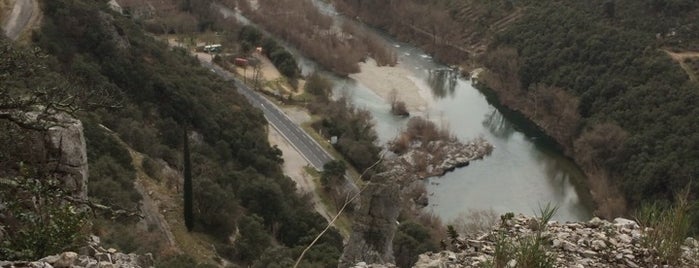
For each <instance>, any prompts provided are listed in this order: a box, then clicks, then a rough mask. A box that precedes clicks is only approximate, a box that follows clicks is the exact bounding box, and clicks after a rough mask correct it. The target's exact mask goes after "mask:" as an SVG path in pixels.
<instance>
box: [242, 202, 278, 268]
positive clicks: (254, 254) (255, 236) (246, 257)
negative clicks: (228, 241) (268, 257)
mask: <svg viewBox="0 0 699 268" xmlns="http://www.w3.org/2000/svg"><path fill="white" fill-rule="evenodd" d="M262 221H263V220H262V218H260V217H259V216H257V215H254V214H253V215H252V216H243V217H241V218H240V219H239V220H238V229H239V230H240V237H237V238H236V240H235V246H236V249H237V252H238V257H239V258H240V259H241V260H243V261H249V262H252V261H253V260H255V259H257V258H258V257H259V256H260V254H262V252H264V251H265V249H267V247H269V246H270V244H271V237H270V236H269V235H268V234H267V233H265V227H264V226H263V225H262Z"/></svg>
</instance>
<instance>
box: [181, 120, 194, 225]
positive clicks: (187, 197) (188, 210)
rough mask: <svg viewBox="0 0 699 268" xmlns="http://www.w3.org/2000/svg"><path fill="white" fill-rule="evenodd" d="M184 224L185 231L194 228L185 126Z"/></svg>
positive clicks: (187, 141) (190, 172)
mask: <svg viewBox="0 0 699 268" xmlns="http://www.w3.org/2000/svg"><path fill="white" fill-rule="evenodd" d="M182 136H183V137H184V185H183V186H182V188H184V189H183V192H184V193H183V199H184V225H185V226H187V231H190V232H191V231H192V228H194V211H193V209H194V208H193V200H192V198H193V196H192V161H191V159H190V156H189V136H188V134H187V128H185V129H184V131H183V135H182Z"/></svg>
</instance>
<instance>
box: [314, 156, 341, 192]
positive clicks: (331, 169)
mask: <svg viewBox="0 0 699 268" xmlns="http://www.w3.org/2000/svg"><path fill="white" fill-rule="evenodd" d="M345 170H347V167H346V166H345V162H343V161H342V160H333V161H330V162H328V163H325V165H323V172H322V173H321V177H320V180H321V182H322V183H323V186H326V187H327V186H329V184H330V182H331V181H334V180H336V179H338V178H341V177H342V176H344V175H345Z"/></svg>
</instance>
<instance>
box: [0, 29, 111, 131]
mask: <svg viewBox="0 0 699 268" xmlns="http://www.w3.org/2000/svg"><path fill="white" fill-rule="evenodd" d="M45 58H46V55H44V54H43V52H42V51H41V50H39V49H38V48H34V49H26V48H16V47H14V45H13V44H12V43H11V42H10V41H9V40H8V39H7V38H6V37H4V36H0V74H2V75H0V120H7V121H10V122H13V123H14V124H16V125H18V126H20V127H22V128H24V129H33V130H46V129H48V128H49V127H51V126H55V125H57V124H59V123H60V122H58V121H60V119H59V118H57V115H59V114H62V113H67V114H74V113H76V112H78V111H81V110H86V109H92V108H96V107H117V106H119V101H117V99H116V98H115V96H116V94H115V92H110V91H107V90H101V89H99V88H97V89H90V90H88V89H86V88H84V87H80V86H77V85H75V84H72V83H69V82H68V81H67V79H65V78H63V77H62V76H59V75H58V74H56V73H54V72H51V71H49V70H48V66H47V64H46V63H45Z"/></svg>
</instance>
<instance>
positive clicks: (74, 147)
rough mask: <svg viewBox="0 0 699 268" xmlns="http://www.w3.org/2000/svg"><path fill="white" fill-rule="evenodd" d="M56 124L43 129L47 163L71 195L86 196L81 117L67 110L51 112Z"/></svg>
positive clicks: (86, 173) (84, 146)
mask: <svg viewBox="0 0 699 268" xmlns="http://www.w3.org/2000/svg"><path fill="white" fill-rule="evenodd" d="M54 117H55V118H54V121H55V122H56V124H55V125H54V126H52V127H50V128H48V130H47V131H46V135H45V139H46V151H47V154H48V155H47V159H48V166H49V167H52V171H53V175H54V176H56V177H57V178H58V179H59V180H60V181H61V183H62V184H63V189H64V190H65V191H66V192H67V193H69V194H70V195H71V196H72V197H74V198H77V199H80V200H87V180H88V165H87V147H86V144H85V136H84V135H83V124H82V122H80V120H78V119H75V118H73V117H71V116H69V115H66V114H57V115H55V116H54Z"/></svg>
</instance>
